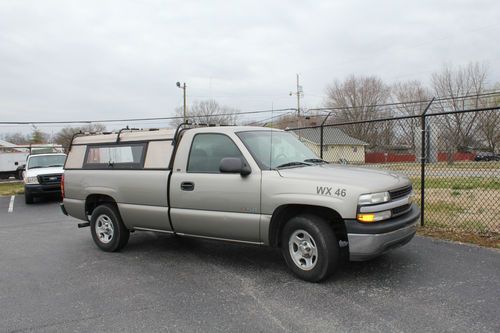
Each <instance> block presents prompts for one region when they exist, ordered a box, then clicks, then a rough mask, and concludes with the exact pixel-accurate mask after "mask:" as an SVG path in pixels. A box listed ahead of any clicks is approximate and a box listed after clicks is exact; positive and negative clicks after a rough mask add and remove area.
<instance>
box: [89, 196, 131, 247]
mask: <svg viewBox="0 0 500 333" xmlns="http://www.w3.org/2000/svg"><path fill="white" fill-rule="evenodd" d="M90 231H91V233H92V238H93V239H94V242H95V243H96V245H97V246H98V247H99V248H100V249H101V250H103V251H106V252H115V251H119V250H120V249H122V248H123V247H124V246H125V245H127V242H128V238H129V236H130V232H129V230H128V229H127V228H126V227H125V225H124V224H123V222H122V219H121V217H120V214H119V213H118V211H117V210H116V208H115V207H113V206H111V205H106V204H105V205H101V206H99V207H97V208H96V209H94V211H93V212H92V216H91V217H90Z"/></svg>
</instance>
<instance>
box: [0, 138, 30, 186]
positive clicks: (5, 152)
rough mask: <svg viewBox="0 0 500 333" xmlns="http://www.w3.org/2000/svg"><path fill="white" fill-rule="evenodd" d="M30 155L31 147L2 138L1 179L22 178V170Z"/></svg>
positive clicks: (0, 154) (0, 146) (0, 143)
mask: <svg viewBox="0 0 500 333" xmlns="http://www.w3.org/2000/svg"><path fill="white" fill-rule="evenodd" d="M28 155H29V149H26V148H20V147H18V146H17V145H15V144H12V143H10V142H7V141H4V140H0V179H7V178H9V177H15V178H17V179H22V171H23V169H24V165H25V164H26V159H27V157H28Z"/></svg>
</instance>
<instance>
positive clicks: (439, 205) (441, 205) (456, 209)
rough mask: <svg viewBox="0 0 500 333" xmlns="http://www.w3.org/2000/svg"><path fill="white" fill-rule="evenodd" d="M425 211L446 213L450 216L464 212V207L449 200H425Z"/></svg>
mask: <svg viewBox="0 0 500 333" xmlns="http://www.w3.org/2000/svg"><path fill="white" fill-rule="evenodd" d="M425 209H426V213H427V212H429V213H447V214H449V215H450V217H451V216H453V215H456V214H460V213H463V212H465V209H464V208H462V207H460V206H458V205H456V204H454V203H451V202H444V201H439V202H427V203H426V204H425Z"/></svg>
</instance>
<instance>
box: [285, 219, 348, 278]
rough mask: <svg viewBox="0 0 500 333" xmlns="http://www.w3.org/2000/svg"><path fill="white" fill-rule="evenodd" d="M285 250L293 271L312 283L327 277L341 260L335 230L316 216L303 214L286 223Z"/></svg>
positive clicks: (286, 258) (288, 263)
mask: <svg viewBox="0 0 500 333" xmlns="http://www.w3.org/2000/svg"><path fill="white" fill-rule="evenodd" d="M281 251H282V253H283V257H284V258H285V261H286V263H287V265H288V267H289V268H290V269H291V270H292V272H293V273H294V274H295V275H297V276H298V277H299V278H301V279H303V280H306V281H310V282H318V281H321V280H323V279H325V278H327V277H328V276H330V275H331V274H332V273H333V271H334V270H335V268H336V267H337V266H338V263H339V247H338V243H337V238H336V237H335V233H334V232H333V230H332V228H331V227H330V226H329V225H328V223H327V222H326V221H325V220H324V219H322V218H320V217H318V216H314V215H299V216H296V217H293V218H292V219H290V221H288V222H287V223H286V225H285V227H284V228H283V231H282V233H281Z"/></svg>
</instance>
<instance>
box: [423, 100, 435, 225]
mask: <svg viewBox="0 0 500 333" xmlns="http://www.w3.org/2000/svg"><path fill="white" fill-rule="evenodd" d="M434 99H435V97H433V98H432V99H431V101H430V102H429V104H427V106H426V107H425V109H424V112H422V114H421V119H420V130H421V132H422V138H421V139H422V142H421V147H420V148H421V149H420V150H421V151H420V225H421V226H422V227H423V226H424V224H425V222H424V221H425V218H424V216H425V163H426V162H427V150H426V149H425V145H426V143H427V142H426V137H427V136H426V131H427V127H426V126H427V124H426V113H427V111H428V110H429V108H430V107H431V105H432V103H433V102H434Z"/></svg>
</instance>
